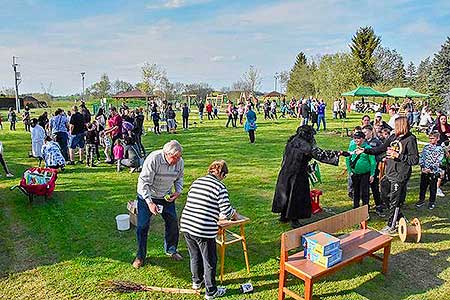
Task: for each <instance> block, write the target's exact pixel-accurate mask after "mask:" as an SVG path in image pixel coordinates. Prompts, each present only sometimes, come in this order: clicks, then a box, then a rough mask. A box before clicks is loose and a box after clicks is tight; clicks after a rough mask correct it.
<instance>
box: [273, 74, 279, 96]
mask: <svg viewBox="0 0 450 300" xmlns="http://www.w3.org/2000/svg"><path fill="white" fill-rule="evenodd" d="M273 78H275V92H276V91H277V80H278V72H276V73H275V76H273Z"/></svg>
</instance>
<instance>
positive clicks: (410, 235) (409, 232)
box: [398, 218, 422, 243]
mask: <svg viewBox="0 0 450 300" xmlns="http://www.w3.org/2000/svg"><path fill="white" fill-rule="evenodd" d="M411 224H412V225H408V224H407V223H406V219H405V218H401V219H400V221H399V222H398V236H399V237H400V240H401V241H402V242H405V241H411V242H416V243H418V242H420V238H421V236H422V226H421V225H420V221H419V219H417V218H414V219H413V220H412V221H411Z"/></svg>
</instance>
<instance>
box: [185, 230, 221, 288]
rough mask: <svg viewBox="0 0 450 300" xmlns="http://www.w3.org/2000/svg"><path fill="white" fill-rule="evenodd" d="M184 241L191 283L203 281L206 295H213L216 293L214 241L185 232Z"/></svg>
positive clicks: (215, 252)
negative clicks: (188, 257) (188, 258)
mask: <svg viewBox="0 0 450 300" xmlns="http://www.w3.org/2000/svg"><path fill="white" fill-rule="evenodd" d="M184 239H185V240H186V245H187V247H188V250H189V256H190V265H191V273H192V281H193V282H194V283H200V282H202V280H205V288H206V295H208V296H210V295H213V294H214V293H215V292H216V291H217V286H216V267H217V251H216V239H214V238H212V239H205V238H200V237H196V236H193V235H190V234H189V233H187V232H185V233H184Z"/></svg>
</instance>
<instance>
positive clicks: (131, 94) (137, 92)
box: [112, 89, 153, 99]
mask: <svg viewBox="0 0 450 300" xmlns="http://www.w3.org/2000/svg"><path fill="white" fill-rule="evenodd" d="M112 97H113V98H143V99H145V98H152V97H153V95H149V94H146V93H144V92H142V91H140V90H138V89H136V90H132V91H129V92H121V93H117V94H116V95H114V96H112Z"/></svg>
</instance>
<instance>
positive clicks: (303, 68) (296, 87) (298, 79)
mask: <svg viewBox="0 0 450 300" xmlns="http://www.w3.org/2000/svg"><path fill="white" fill-rule="evenodd" d="M312 72H313V71H312V67H310V66H309V65H308V61H307V59H306V55H305V54H304V53H303V52H300V53H299V54H298V55H297V58H296V61H295V64H294V66H293V67H292V69H291V72H290V74H289V80H288V82H287V94H288V97H292V96H294V97H297V98H299V97H302V96H306V95H314V94H315V91H314V84H313V82H312Z"/></svg>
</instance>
